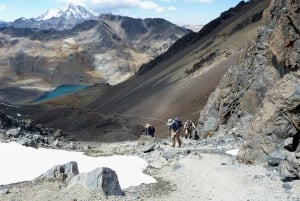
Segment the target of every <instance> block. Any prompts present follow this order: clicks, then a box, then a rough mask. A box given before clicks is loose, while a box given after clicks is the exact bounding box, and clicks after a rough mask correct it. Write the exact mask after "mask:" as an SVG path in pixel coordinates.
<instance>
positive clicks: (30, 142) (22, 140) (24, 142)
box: [17, 137, 37, 148]
mask: <svg viewBox="0 0 300 201" xmlns="http://www.w3.org/2000/svg"><path fill="white" fill-rule="evenodd" d="M17 143H19V144H20V145H23V146H27V147H34V148H36V147H37V143H36V141H35V140H33V139H29V138H26V137H21V138H19V139H18V140H17Z"/></svg>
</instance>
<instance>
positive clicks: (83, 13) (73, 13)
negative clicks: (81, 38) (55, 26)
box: [36, 3, 99, 20]
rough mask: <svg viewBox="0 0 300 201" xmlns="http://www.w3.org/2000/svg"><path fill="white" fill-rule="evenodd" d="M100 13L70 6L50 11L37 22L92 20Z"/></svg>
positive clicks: (38, 18)
mask: <svg viewBox="0 0 300 201" xmlns="http://www.w3.org/2000/svg"><path fill="white" fill-rule="evenodd" d="M98 15H99V14H98V13H96V12H95V11H92V10H88V9H86V8H84V7H82V6H79V5H74V4H72V3H71V4H68V5H67V6H66V7H65V8H59V9H50V10H48V11H47V12H46V13H45V14H43V15H41V16H39V17H37V18H36V19H37V20H49V19H51V18H59V17H63V18H65V19H90V18H96V17H98Z"/></svg>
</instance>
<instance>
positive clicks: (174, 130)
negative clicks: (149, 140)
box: [167, 119, 182, 147]
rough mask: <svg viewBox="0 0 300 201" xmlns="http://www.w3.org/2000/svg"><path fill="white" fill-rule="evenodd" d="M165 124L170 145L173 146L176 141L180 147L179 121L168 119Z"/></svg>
mask: <svg viewBox="0 0 300 201" xmlns="http://www.w3.org/2000/svg"><path fill="white" fill-rule="evenodd" d="M167 126H168V128H169V134H170V135H171V140H172V144H171V146H172V147H175V144H176V141H177V143H178V146H179V147H181V143H182V142H181V139H180V128H181V124H180V122H179V121H176V120H174V119H168V122H167Z"/></svg>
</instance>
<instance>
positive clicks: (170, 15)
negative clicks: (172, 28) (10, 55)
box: [0, 0, 247, 25]
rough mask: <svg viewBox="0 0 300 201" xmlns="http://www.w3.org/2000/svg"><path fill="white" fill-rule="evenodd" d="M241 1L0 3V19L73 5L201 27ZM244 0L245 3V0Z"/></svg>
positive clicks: (42, 0)
mask: <svg viewBox="0 0 300 201" xmlns="http://www.w3.org/2000/svg"><path fill="white" fill-rule="evenodd" d="M240 1H241V0H0V20H3V21H6V22H10V21H14V20H15V19H17V18H20V17H25V18H36V17H38V16H40V15H42V14H44V13H45V12H46V11H47V10H49V9H53V8H55V9H57V8H64V7H66V5H67V4H68V3H74V4H76V5H81V6H84V7H86V8H89V9H92V10H95V11H97V12H100V13H112V14H116V15H123V16H128V17H134V18H142V19H144V18H164V19H166V20H168V21H170V22H172V23H174V24H178V25H185V24H187V25H205V24H207V23H208V22H210V21H211V20H213V19H215V18H217V17H218V16H219V15H220V14H221V13H222V12H224V11H226V10H228V9H229V8H231V7H234V6H235V5H237V4H238V3H239V2H240ZM246 1H247V0H246Z"/></svg>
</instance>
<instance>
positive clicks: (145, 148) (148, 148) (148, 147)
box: [141, 143, 155, 153]
mask: <svg viewBox="0 0 300 201" xmlns="http://www.w3.org/2000/svg"><path fill="white" fill-rule="evenodd" d="M154 147H155V143H149V144H146V145H144V146H143V147H142V148H141V150H142V152H144V153H148V152H151V151H154Z"/></svg>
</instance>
